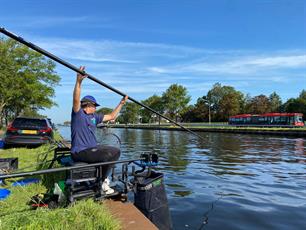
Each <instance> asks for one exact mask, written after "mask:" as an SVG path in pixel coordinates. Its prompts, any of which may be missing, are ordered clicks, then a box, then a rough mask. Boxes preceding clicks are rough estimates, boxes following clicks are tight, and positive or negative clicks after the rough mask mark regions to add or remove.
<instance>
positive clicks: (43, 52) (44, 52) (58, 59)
mask: <svg viewBox="0 0 306 230" xmlns="http://www.w3.org/2000/svg"><path fill="white" fill-rule="evenodd" d="M0 32H1V33H3V34H5V35H7V36H8V37H10V38H12V39H14V40H16V41H18V42H20V43H22V44H24V45H26V46H28V47H30V48H31V49H33V50H35V51H37V52H38V53H41V54H43V55H45V56H47V57H49V58H51V59H52V60H54V61H56V62H58V63H60V64H62V65H64V66H66V67H68V68H69V69H71V70H73V71H75V72H77V73H80V74H83V75H87V78H89V79H90V80H92V81H94V82H96V83H98V84H100V85H102V86H104V87H105V88H108V89H109V90H111V91H113V92H115V93H117V94H119V95H121V96H123V97H125V96H126V95H127V94H125V93H123V92H121V91H119V90H117V89H115V88H113V87H112V86H110V85H108V84H106V83H104V82H102V81H100V80H99V79H97V78H95V77H94V76H92V75H90V74H88V73H86V72H85V71H81V70H80V69H79V68H77V67H76V66H74V65H71V64H70V63H68V62H66V61H64V60H63V59H60V58H59V57H57V56H55V55H53V54H51V53H49V52H48V51H46V50H44V49H42V48H40V47H39V46H37V45H35V44H33V43H31V42H28V41H26V40H25V39H23V38H22V37H20V36H18V35H16V34H14V33H12V32H10V31H8V30H6V29H5V28H3V27H0ZM129 100H130V101H133V102H135V103H136V104H138V105H140V106H142V107H144V108H146V109H147V110H149V111H151V112H152V113H155V114H157V115H158V116H160V117H162V118H164V119H166V120H167V121H170V122H171V123H173V124H175V125H177V126H179V127H180V128H182V129H183V130H185V131H187V132H189V133H191V134H193V135H195V136H197V137H199V138H200V139H202V140H205V139H204V138H203V137H202V136H200V135H199V134H197V133H195V132H193V131H192V130H190V129H188V128H186V127H184V126H183V125H181V124H179V123H177V122H176V121H174V120H172V119H170V118H168V117H166V116H164V115H163V114H160V113H159V112H157V111H155V110H153V109H151V108H150V107H149V106H146V105H144V104H143V103H141V102H139V101H137V100H135V99H134V98H132V97H130V96H129Z"/></svg>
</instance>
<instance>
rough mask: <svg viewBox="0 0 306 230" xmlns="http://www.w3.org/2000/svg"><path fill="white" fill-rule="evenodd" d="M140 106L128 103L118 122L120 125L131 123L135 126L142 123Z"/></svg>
mask: <svg viewBox="0 0 306 230" xmlns="http://www.w3.org/2000/svg"><path fill="white" fill-rule="evenodd" d="M139 109H140V106H139V105H137V104H136V103H134V102H127V103H126V104H125V106H124V107H123V108H122V110H121V113H120V116H119V117H118V119H117V121H118V122H120V123H125V124H127V123H131V124H135V123H138V122H139V121H140V115H139Z"/></svg>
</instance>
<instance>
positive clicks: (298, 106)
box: [284, 90, 306, 118]
mask: <svg viewBox="0 0 306 230" xmlns="http://www.w3.org/2000/svg"><path fill="white" fill-rule="evenodd" d="M284 108H285V111H286V112H288V113H303V114H304V118H305V116H306V90H302V92H301V93H300V95H299V97H297V98H290V99H289V100H288V101H287V102H286V103H285V104H284Z"/></svg>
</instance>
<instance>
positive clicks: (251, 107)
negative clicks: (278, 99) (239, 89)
mask: <svg viewBox="0 0 306 230" xmlns="http://www.w3.org/2000/svg"><path fill="white" fill-rule="evenodd" d="M270 107H271V103H270V100H269V98H268V97H267V96H265V95H263V94H261V95H259V96H256V97H253V98H251V100H250V101H248V105H247V110H248V113H251V114H263V113H268V112H270Z"/></svg>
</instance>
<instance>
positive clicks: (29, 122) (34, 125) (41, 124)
mask: <svg viewBox="0 0 306 230" xmlns="http://www.w3.org/2000/svg"><path fill="white" fill-rule="evenodd" d="M12 126H13V127H14V128H22V129H25V128H26V129H40V128H46V127H47V122H46V121H45V120H40V119H31V118H16V119H15V120H14V122H13V124H12Z"/></svg>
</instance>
